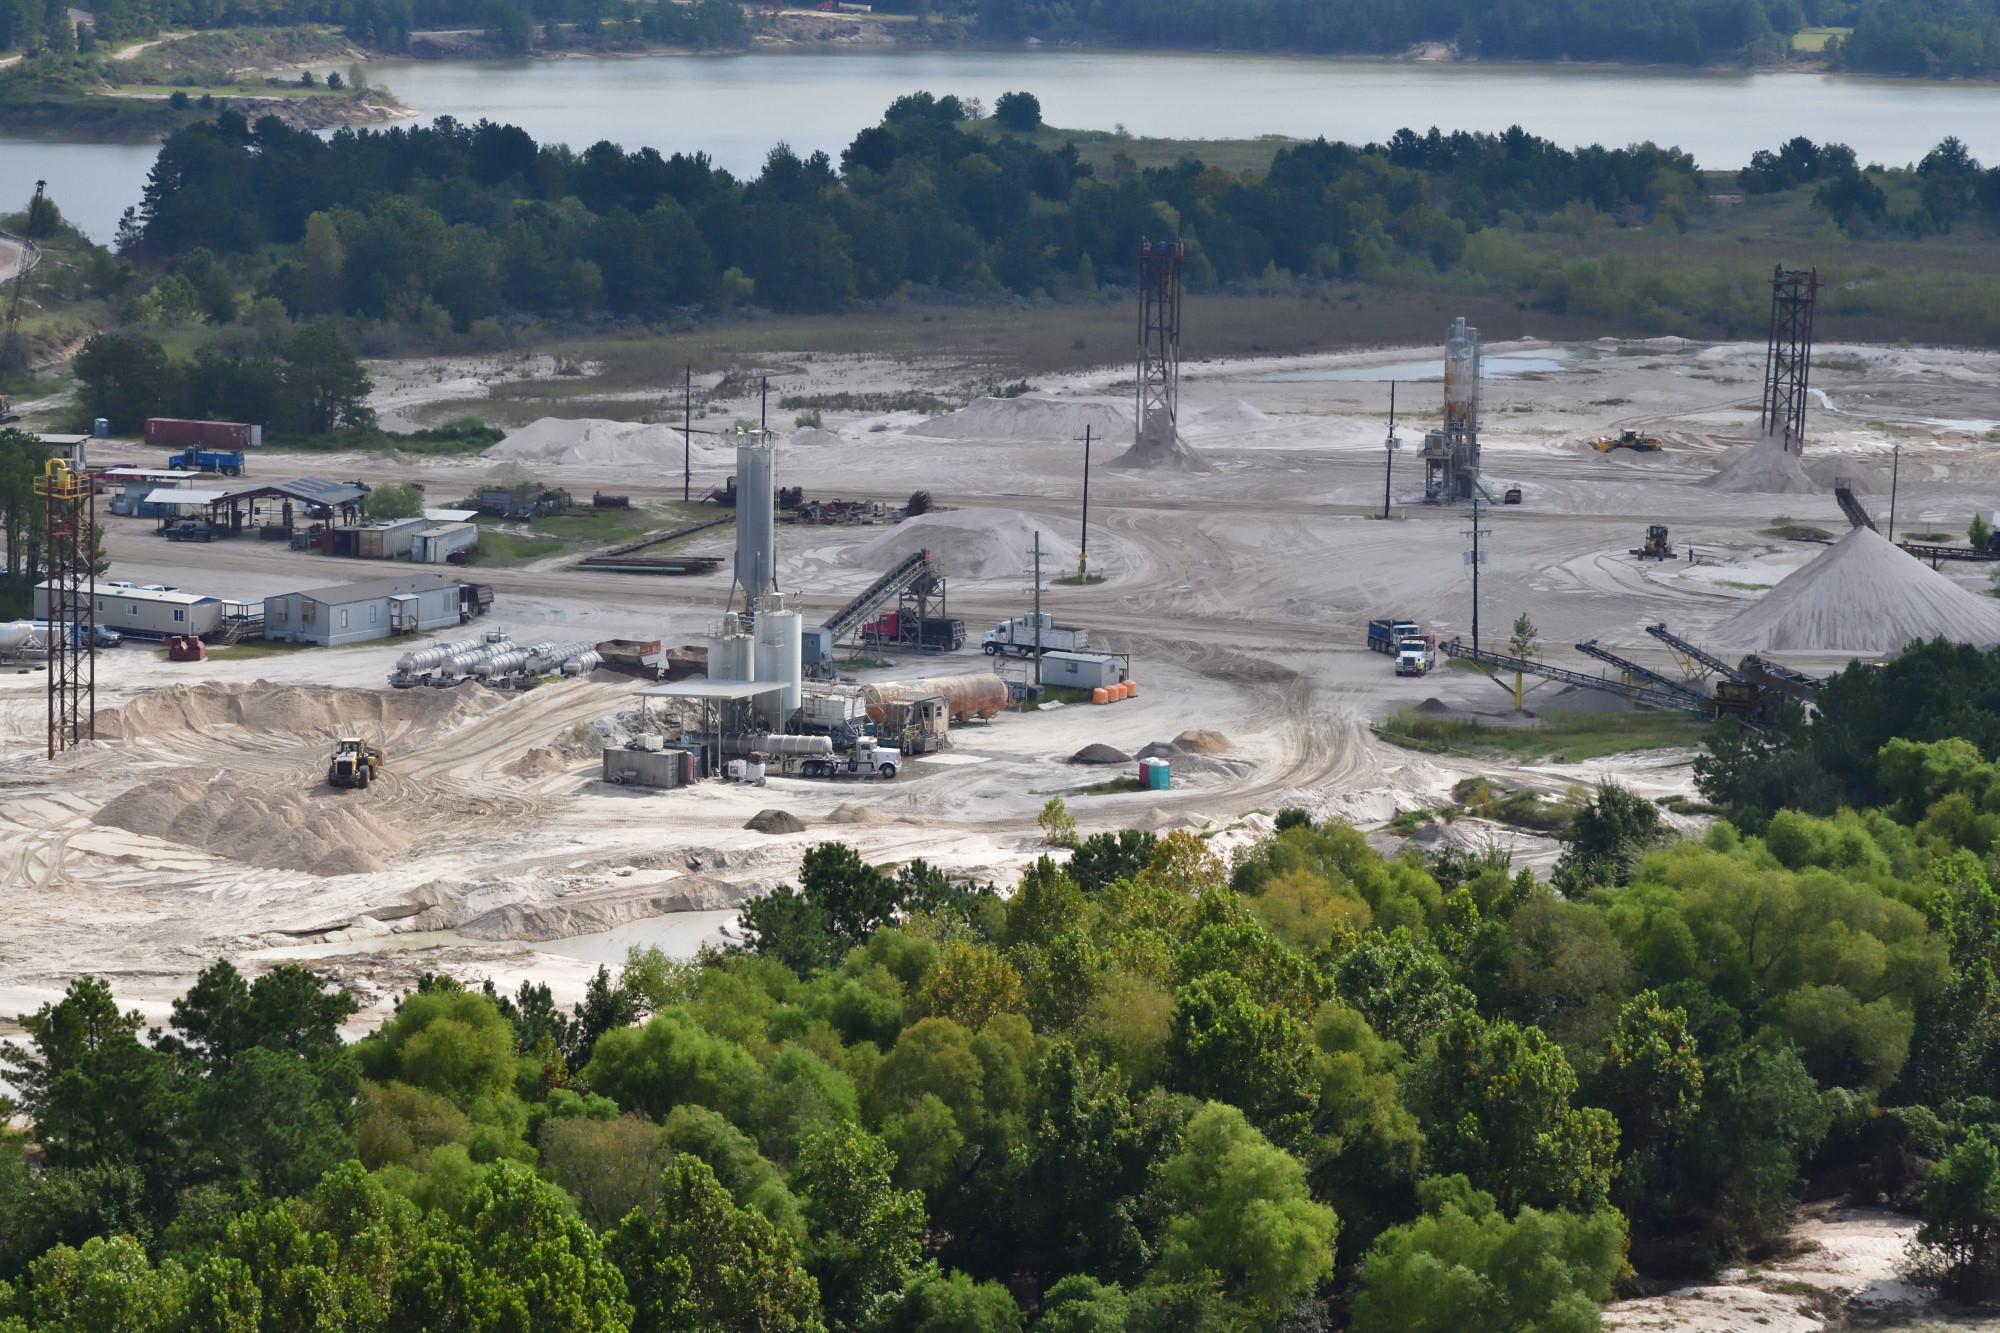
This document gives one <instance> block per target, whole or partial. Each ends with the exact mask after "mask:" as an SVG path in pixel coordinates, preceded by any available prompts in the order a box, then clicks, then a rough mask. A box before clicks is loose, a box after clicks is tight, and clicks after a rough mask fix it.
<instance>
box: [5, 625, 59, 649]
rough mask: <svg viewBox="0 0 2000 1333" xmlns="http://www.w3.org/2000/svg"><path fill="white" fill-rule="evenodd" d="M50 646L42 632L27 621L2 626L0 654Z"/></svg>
mask: <svg viewBox="0 0 2000 1333" xmlns="http://www.w3.org/2000/svg"><path fill="white" fill-rule="evenodd" d="M48 646H49V642H48V640H47V639H45V638H43V637H42V632H41V631H40V630H38V629H36V628H35V626H34V625H33V624H32V623H30V622H28V621H26V620H16V621H11V622H9V623H8V624H5V625H0V652H9V653H14V652H21V651H23V650H25V649H33V648H46V647H48Z"/></svg>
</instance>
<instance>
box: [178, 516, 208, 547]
mask: <svg viewBox="0 0 2000 1333" xmlns="http://www.w3.org/2000/svg"><path fill="white" fill-rule="evenodd" d="M166 537H167V540H168V541H170V542H212V541H214V540H215V524H213V523H211V522H209V521H208V520H207V519H205V518H177V519H175V520H174V521H173V522H171V523H169V524H167V527H166Z"/></svg>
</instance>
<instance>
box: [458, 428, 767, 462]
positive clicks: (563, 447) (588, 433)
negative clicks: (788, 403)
mask: <svg viewBox="0 0 2000 1333" xmlns="http://www.w3.org/2000/svg"><path fill="white" fill-rule="evenodd" d="M683 449H684V446H683V444H682V442H681V433H680V432H679V431H677V430H675V429H674V428H673V427H671V426H663V425H658V424H649V423H647V422H643V421H606V420H603V419H602V418H597V417H580V418H576V419H574V420H572V419H569V418H565V417H543V418H541V419H540V420H539V421H532V422H530V423H528V424H527V425H525V426H523V427H521V428H520V429H519V430H517V431H512V432H510V433H509V434H508V436H507V438H506V439H504V440H502V441H500V443H498V444H496V445H494V446H493V447H492V448H490V449H488V450H487V451H486V453H485V457H487V458H493V459H498V460H500V461H502V462H514V463H534V464H542V465H553V466H556V467H646V468H665V467H668V466H678V465H679V464H680V463H681V462H682V460H683ZM730 456H731V454H730V451H729V449H728V448H726V447H725V446H721V445H716V444H712V443H710V442H709V441H708V440H706V439H704V438H702V437H700V436H697V437H696V438H695V441H694V461H695V462H696V463H701V464H716V463H721V462H725V461H727V460H728V458H729V457H730Z"/></svg>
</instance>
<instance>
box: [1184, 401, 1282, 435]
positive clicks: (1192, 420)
mask: <svg viewBox="0 0 2000 1333" xmlns="http://www.w3.org/2000/svg"><path fill="white" fill-rule="evenodd" d="M1184 424H1185V426H1186V427H1187V429H1189V430H1201V431H1218V432H1220V431H1239V430H1261V429H1262V428H1264V427H1265V426H1268V425H1270V424H1271V418H1270V417H1269V416H1267V415H1266V414H1264V413H1263V412H1260V411H1258V410H1257V409H1256V408H1255V407H1253V406H1252V405H1251V404H1249V403H1246V402H1244V401H1243V400H1242V399H1241V398H1231V399H1230V400H1229V401H1228V402H1225V403H1213V404H1211V405H1209V406H1208V407H1204V408H1201V409H1199V410H1198V411H1196V412H1193V413H1191V414H1190V415H1189V416H1188V419H1187V421H1186V422H1185V423H1184Z"/></svg>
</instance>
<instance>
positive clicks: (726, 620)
mask: <svg viewBox="0 0 2000 1333" xmlns="http://www.w3.org/2000/svg"><path fill="white" fill-rule="evenodd" d="M754 662H755V658H754V657H753V655H752V649H751V643H750V636H749V635H748V634H745V633H744V632H743V622H742V621H741V620H739V619H738V618H737V617H736V616H735V615H733V614H731V615H725V616H723V618H722V630H721V632H720V633H718V634H716V635H715V636H714V637H713V638H711V639H710V640H709V641H708V678H709V679H710V680H755V679H757V677H756V674H755V672H756V667H755V665H754Z"/></svg>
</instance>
